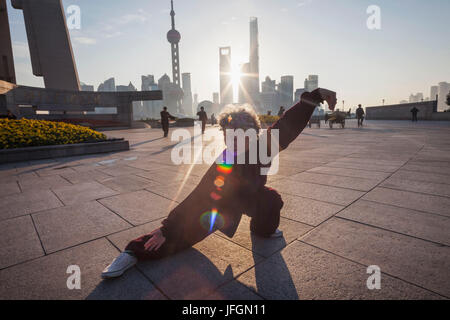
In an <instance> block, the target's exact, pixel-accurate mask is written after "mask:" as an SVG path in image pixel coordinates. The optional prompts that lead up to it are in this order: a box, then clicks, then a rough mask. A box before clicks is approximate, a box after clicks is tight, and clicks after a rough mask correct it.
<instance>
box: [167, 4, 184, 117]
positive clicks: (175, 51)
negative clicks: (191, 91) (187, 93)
mask: <svg viewBox="0 0 450 320" xmlns="http://www.w3.org/2000/svg"><path fill="white" fill-rule="evenodd" d="M170 4H171V7H172V10H171V11H170V16H171V17H172V29H171V30H169V32H167V40H168V41H169V43H170V46H171V47H172V77H173V84H175V85H176V86H178V88H181V84H180V54H179V48H178V43H179V42H180V40H181V35H180V33H179V32H178V31H177V30H176V29H175V11H174V10H173V0H171V1H170ZM177 108H178V109H180V108H181V101H180V100H178V101H177ZM180 111H181V110H180Z"/></svg>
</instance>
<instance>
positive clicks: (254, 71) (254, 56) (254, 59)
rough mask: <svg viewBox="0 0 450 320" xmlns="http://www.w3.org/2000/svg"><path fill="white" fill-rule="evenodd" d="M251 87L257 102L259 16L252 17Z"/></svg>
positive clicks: (253, 97)
mask: <svg viewBox="0 0 450 320" xmlns="http://www.w3.org/2000/svg"><path fill="white" fill-rule="evenodd" d="M249 71H250V72H249V73H250V87H249V94H250V96H251V97H252V100H253V102H254V103H255V104H257V103H258V101H257V100H258V96H259V41H258V18H255V17H252V18H250V62H249Z"/></svg>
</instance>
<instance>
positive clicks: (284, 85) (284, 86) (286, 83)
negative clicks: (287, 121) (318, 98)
mask: <svg viewBox="0 0 450 320" xmlns="http://www.w3.org/2000/svg"><path fill="white" fill-rule="evenodd" d="M278 91H279V93H280V103H281V105H283V106H284V107H285V108H286V109H287V108H290V107H292V102H293V100H294V99H293V98H294V97H293V95H294V77H293V76H282V77H281V82H280V84H279V85H278Z"/></svg>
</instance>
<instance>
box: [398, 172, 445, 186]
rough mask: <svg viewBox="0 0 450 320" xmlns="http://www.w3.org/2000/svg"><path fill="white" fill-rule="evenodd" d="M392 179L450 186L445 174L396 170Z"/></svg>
mask: <svg viewBox="0 0 450 320" xmlns="http://www.w3.org/2000/svg"><path fill="white" fill-rule="evenodd" d="M392 178H396V179H406V180H414V181H423V182H432V183H442V184H447V185H450V179H449V177H448V176H447V175H445V174H436V173H425V172H413V171H407V170H398V171H397V172H396V173H394V174H393V175H392Z"/></svg>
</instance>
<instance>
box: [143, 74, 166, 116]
mask: <svg viewBox="0 0 450 320" xmlns="http://www.w3.org/2000/svg"><path fill="white" fill-rule="evenodd" d="M141 90H142V91H154V90H158V84H157V83H156V82H155V77H154V76H153V75H148V76H142V84H141ZM161 110H162V101H160V100H152V101H142V113H143V114H142V115H143V118H144V119H147V118H148V119H156V118H158V116H159V113H160V111H161Z"/></svg>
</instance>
